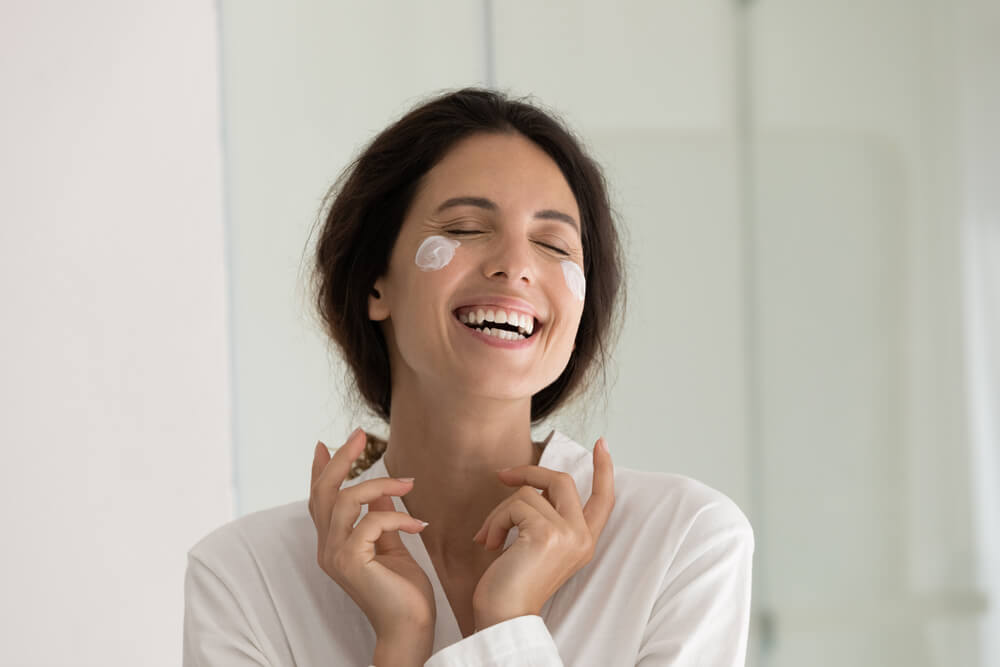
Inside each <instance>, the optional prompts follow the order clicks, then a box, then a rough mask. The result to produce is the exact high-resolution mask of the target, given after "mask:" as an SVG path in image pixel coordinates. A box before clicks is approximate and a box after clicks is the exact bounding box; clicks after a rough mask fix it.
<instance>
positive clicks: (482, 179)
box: [184, 89, 753, 667]
mask: <svg viewBox="0 0 1000 667" xmlns="http://www.w3.org/2000/svg"><path fill="white" fill-rule="evenodd" d="M338 184H341V186H340V187H339V188H338V187H337V186H335V187H334V188H333V189H332V190H331V195H330V196H331V197H333V200H332V204H331V206H330V208H329V212H328V214H327V216H326V220H325V225H324V228H323V230H322V233H321V236H320V238H319V242H318V245H317V253H316V276H317V303H318V307H319V311H320V313H321V315H322V317H323V320H324V322H325V325H326V328H327V331H328V333H329V335H330V337H331V338H332V340H333V341H335V342H336V344H337V345H338V346H339V347H340V349H341V351H342V354H343V356H344V359H345V361H346V362H347V364H348V366H349V368H350V369H351V371H352V374H353V377H354V380H355V383H356V387H357V390H358V393H359V394H360V396H361V398H362V399H363V400H364V402H365V403H366V404H367V405H368V406H369V407H370V408H371V409H372V410H373V411H374V412H375V413H376V414H377V415H379V416H380V417H381V418H382V419H384V420H385V421H386V422H388V424H389V433H390V436H389V440H388V442H387V441H384V440H380V439H378V438H376V437H374V436H371V435H365V434H364V432H363V431H361V430H360V429H357V430H355V432H354V433H352V434H351V435H350V437H348V439H347V441H346V442H345V443H344V444H343V445H342V446H341V447H340V448H338V449H337V451H336V452H335V453H334V455H333V457H332V458H331V457H330V454H329V452H328V451H327V448H326V447H325V446H324V445H323V444H322V443H317V447H316V450H315V453H314V460H313V465H312V479H311V488H310V497H309V500H308V502H306V501H300V502H297V503H292V504H290V505H286V506H284V507H278V508H274V509H271V510H267V511H264V512H257V513H255V514H251V515H248V516H245V517H242V518H241V519H238V520H237V521H234V522H232V523H230V524H228V525H227V526H223V527H222V528H220V529H219V530H217V531H215V532H214V533H212V534H211V535H209V536H208V537H206V538H205V539H203V540H202V541H201V542H199V543H198V544H197V545H195V546H194V547H193V548H192V549H191V551H190V552H189V567H188V575H187V581H186V607H185V644H184V645H185V664H188V665H285V664H288V665H291V664H302V665H305V664H317V665H318V664H329V665H341V664H343V665H350V664H354V665H365V664H369V662H374V664H375V665H378V667H383V665H456V666H458V665H562V664H565V665H647V666H649V665H712V666H717V665H720V666H721V665H740V664H743V662H744V655H745V652H746V641H747V631H748V624H749V603H750V572H751V557H752V552H753V532H752V529H751V527H750V524H749V522H748V521H747V519H746V517H745V516H744V515H743V513H742V512H741V511H740V510H739V508H738V507H737V506H736V505H735V504H734V503H733V502H732V501H731V500H730V499H729V498H727V497H726V496H725V495H723V494H721V493H720V492H718V491H715V490H714V489H711V488H709V487H707V486H705V485H703V484H700V483H699V482H697V481H695V480H691V479H689V478H686V477H683V476H680V475H673V474H667V473H648V472H640V471H635V470H629V469H625V468H618V469H616V468H615V467H614V465H613V463H612V460H611V456H610V454H609V453H608V451H607V447H606V446H604V444H605V443H604V440H603V438H601V439H599V440H598V443H597V444H596V445H595V447H594V449H593V452H589V451H588V450H587V449H585V448H584V447H582V446H580V445H579V444H577V443H576V442H574V441H573V440H571V439H570V438H569V437H567V436H566V435H564V434H562V433H560V432H557V431H552V432H551V433H549V435H548V437H547V438H546V439H545V440H544V441H542V442H533V441H532V439H531V426H532V425H533V424H537V423H538V422H540V421H541V420H542V419H543V418H545V417H546V416H548V415H550V414H552V413H553V412H554V411H555V410H556V409H558V408H559V407H560V406H562V405H564V404H565V403H566V402H567V401H568V400H569V399H570V398H572V397H574V396H576V395H577V394H579V393H580V392H581V390H582V389H583V388H584V387H586V386H588V384H589V383H590V382H591V381H592V380H593V378H594V377H595V376H596V373H597V372H599V371H601V370H602V369H603V365H604V363H605V360H606V357H607V354H608V351H609V350H610V347H611V346H610V337H611V332H612V328H613V327H612V325H613V323H614V322H615V321H616V319H617V317H618V316H619V315H620V309H621V306H622V304H621V298H620V294H619V292H620V291H621V282H622V281H621V273H622V269H621V267H622V262H621V255H620V244H619V241H618V236H617V233H616V230H615V228H614V224H613V221H612V216H611V211H610V206H609V204H608V198H607V193H606V189H605V186H604V180H603V178H602V176H601V172H600V169H599V168H598V166H597V165H596V164H595V163H594V162H593V161H592V160H591V159H590V158H589V157H587V155H586V154H585V153H584V152H583V150H582V148H581V147H580V145H579V142H578V141H577V140H576V139H575V138H574V137H573V136H572V134H571V133H570V132H569V131H568V130H566V129H565V127H564V126H563V125H562V124H561V123H560V122H559V121H558V120H557V119H556V118H555V117H553V116H552V115H551V114H548V113H546V112H544V111H542V110H541V109H539V108H537V107H535V106H533V105H530V104H527V103H525V102H524V101H518V100H511V99H508V98H507V97H506V96H504V95H502V94H500V93H497V92H494V91H489V90H481V89H463V90H460V91H457V92H452V93H446V94H443V95H440V96H438V97H436V98H434V99H431V100H429V101H427V102H425V103H424V104H422V105H420V106H419V107H417V108H415V109H413V110H412V111H410V112H409V113H408V114H406V115H405V116H404V117H403V118H402V119H400V120H399V121H397V122H396V123H394V124H393V125H392V126H390V127H389V128H387V129H386V130H384V131H383V132H382V133H381V134H379V135H378V136H377V137H376V138H375V139H374V141H373V142H372V143H371V144H370V145H369V146H368V147H367V148H366V149H365V150H364V151H363V153H362V154H361V156H360V157H359V158H358V159H357V160H356V161H355V162H354V163H353V164H352V165H350V166H349V168H348V169H347V170H346V171H345V174H344V176H342V178H341V179H340V180H338ZM404 498H405V500H404ZM400 531H401V532H400Z"/></svg>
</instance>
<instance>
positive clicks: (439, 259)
mask: <svg viewBox="0 0 1000 667" xmlns="http://www.w3.org/2000/svg"><path fill="white" fill-rule="evenodd" d="M459 245H460V244H459V242H458V241H455V240H454V239H447V238H445V237H443V236H439V235H436V234H435V235H434V236H428V237H427V238H426V239H424V240H423V242H422V243H421V244H420V247H419V248H417V253H416V255H414V257H413V262H414V264H416V265H417V268H418V269H420V270H421V271H440V270H441V269H443V268H444V267H446V266H448V263H449V262H451V260H452V259H453V258H454V257H455V250H456V248H458V246H459Z"/></svg>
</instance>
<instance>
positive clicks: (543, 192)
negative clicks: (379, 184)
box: [417, 134, 580, 220]
mask: <svg viewBox="0 0 1000 667" xmlns="http://www.w3.org/2000/svg"><path fill="white" fill-rule="evenodd" d="M455 196H479V197H488V198H489V199H492V200H494V201H496V202H497V203H498V204H499V206H500V207H501V209H506V208H508V207H511V208H512V210H513V209H516V208H520V207H524V208H531V209H532V210H534V209H537V208H554V209H558V210H562V211H566V212H567V213H569V214H570V215H572V216H573V217H574V218H576V219H577V220H579V219H580V212H579V209H578V207H577V203H576V198H575V197H574V196H573V191H572V190H571V189H570V187H569V183H567V182H566V178H565V177H564V176H563V174H562V171H561V170H560V169H559V166H558V165H557V164H556V163H555V161H554V160H553V159H552V158H551V157H549V156H548V154H547V153H545V151H543V150H542V149H541V148H539V147H538V146H537V145H536V144H535V143H534V142H532V141H531V140H529V139H527V138H526V137H524V136H523V135H521V134H475V135H472V136H470V137H466V138H464V139H462V140H461V141H459V142H457V143H456V144H455V145H454V146H452V148H451V150H449V151H448V152H447V153H446V154H445V156H444V158H443V159H442V160H441V161H440V162H438V164H436V165H435V166H434V168H432V169H431V170H430V171H428V172H427V173H426V174H425V175H424V178H423V179H422V180H421V186H420V188H419V191H418V194H417V202H418V206H420V207H421V208H423V209H433V208H434V207H436V206H437V205H438V204H440V203H441V202H443V201H444V200H445V199H448V198H451V197H455Z"/></svg>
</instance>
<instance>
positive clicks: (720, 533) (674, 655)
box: [636, 499, 754, 667]
mask: <svg viewBox="0 0 1000 667" xmlns="http://www.w3.org/2000/svg"><path fill="white" fill-rule="evenodd" d="M753 551H754V536H753V528H752V527H751V526H750V522H749V521H748V520H747V518H746V516H745V515H744V514H743V513H742V512H741V511H740V510H739V508H738V507H737V506H736V505H735V503H732V502H731V501H729V500H728V499H727V501H725V502H719V503H715V504H713V505H711V506H708V507H706V508H704V509H703V510H702V511H701V512H700V513H699V514H698V516H697V517H695V519H694V520H693V522H692V525H691V528H690V530H689V531H688V534H687V535H686V536H685V539H684V542H683V543H682V545H681V548H680V549H679V550H678V553H677V555H676V557H675V558H674V561H673V563H672V564H671V567H670V570H669V571H668V572H667V575H666V577H665V579H664V583H663V585H662V587H661V590H660V593H659V595H658V597H657V599H656V602H655V603H654V605H653V609H652V611H651V613H650V617H649V623H648V624H647V627H646V630H645V632H644V633H643V643H642V647H641V649H640V651H639V654H638V656H637V663H636V667H653V666H654V665H655V666H656V667H668V666H669V667H681V666H682V665H684V666H686V665H712V666H713V667H743V666H744V665H745V664H746V647H747V637H748V634H749V630H750V590H751V570H752V563H753Z"/></svg>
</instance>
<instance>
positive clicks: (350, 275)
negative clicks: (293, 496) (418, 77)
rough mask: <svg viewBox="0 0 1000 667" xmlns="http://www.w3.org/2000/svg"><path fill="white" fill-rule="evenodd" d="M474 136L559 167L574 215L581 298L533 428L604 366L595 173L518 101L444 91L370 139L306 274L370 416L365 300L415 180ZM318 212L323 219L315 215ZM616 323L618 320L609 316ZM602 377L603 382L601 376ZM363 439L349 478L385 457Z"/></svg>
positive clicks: (381, 370)
mask: <svg viewBox="0 0 1000 667" xmlns="http://www.w3.org/2000/svg"><path fill="white" fill-rule="evenodd" d="M477 133H498V134H513V133H520V134H521V135H523V136H524V137H526V138H527V139H529V140H531V141H533V142H534V143H535V144H537V145H538V146H539V147H540V148H541V149H542V150H543V151H545V152H546V153H547V154H548V155H549V157H551V158H552V160H553V161H554V162H555V163H556V164H557V165H558V166H559V169H560V170H561V171H562V173H563V176H564V177H565V178H566V181H567V183H568V184H569V187H570V189H571V190H572V192H573V195H574V196H575V197H576V202H577V206H578V207H579V209H580V226H581V236H582V240H583V260H584V267H583V272H584V278H585V279H586V285H587V290H586V300H585V301H584V307H583V314H582V316H581V319H580V326H579V329H578V331H577V334H576V347H575V349H574V351H573V353H572V355H571V356H570V359H569V362H568V363H567V365H566V368H565V369H564V370H563V372H562V374H561V375H560V376H559V377H558V378H557V379H556V380H555V381H554V382H552V383H551V384H550V385H548V386H547V387H545V388H544V389H542V390H540V391H539V392H538V393H536V394H535V395H534V396H532V397H531V423H532V424H536V423H538V422H539V421H541V420H542V419H544V418H545V417H546V416H548V415H549V414H551V413H552V412H553V411H555V410H556V409H557V408H559V407H560V406H561V405H562V404H564V403H565V402H567V401H569V400H570V399H571V398H572V397H573V396H574V395H575V394H576V393H577V392H578V391H579V390H580V389H581V388H583V387H587V386H589V385H590V382H591V380H592V379H593V378H594V376H595V375H596V372H597V371H600V372H601V373H602V375H603V373H604V366H605V364H606V362H607V360H608V357H609V355H610V351H611V349H612V348H613V344H612V340H613V338H614V337H615V336H616V335H617V332H618V327H615V326H614V324H615V323H616V322H617V323H619V324H620V322H621V321H622V320H623V312H624V300H625V289H624V263H623V258H622V248H621V242H620V240H619V235H618V231H617V229H616V228H615V223H614V220H613V218H612V209H611V205H610V202H609V200H608V192H607V186H606V183H605V179H604V175H603V173H602V171H601V169H600V167H599V166H598V165H597V163H596V162H595V161H594V160H592V159H591V158H590V157H589V156H588V155H587V153H586V152H585V151H584V148H583V144H582V142H581V141H580V140H579V139H577V138H576V137H575V136H574V135H573V134H572V132H570V131H569V130H568V129H567V128H566V126H565V125H564V124H563V122H562V121H561V119H559V117H558V116H557V115H556V114H554V113H552V112H550V111H543V110H542V109H541V108H539V107H538V106H537V105H534V104H531V103H529V102H527V101H526V100H525V99H524V98H519V99H514V98H511V97H509V96H508V95H506V94H504V93H501V92H498V91H495V90H490V89H484V88H463V89H461V90H457V91H448V92H445V93H442V94H438V95H437V96H435V97H433V98H431V99H429V100H427V101H424V102H422V103H420V104H419V105H418V106H416V107H414V108H413V109H411V110H410V111H409V112H408V113H406V114H405V115H404V116H403V117H402V118H400V119H399V120H397V121H396V122H394V123H392V124H391V125H390V126H389V127H387V128H386V129H384V130H383V131H382V132H380V133H379V134H378V135H377V136H376V137H375V138H374V139H373V140H372V141H371V142H370V143H369V144H368V145H367V146H366V147H365V148H364V149H362V151H361V153H360V155H359V156H358V157H357V158H356V159H355V160H354V161H353V162H352V163H350V164H349V165H347V167H345V168H344V170H343V171H342V172H341V174H340V176H339V177H338V178H337V180H336V182H335V183H334V184H333V186H332V187H331V188H330V190H329V192H327V194H326V196H325V197H324V199H323V206H322V208H321V212H320V220H321V221H322V222H323V226H322V229H321V231H320V236H319V240H318V242H317V245H316V251H315V256H314V265H313V267H312V271H313V275H312V280H313V286H314V291H315V299H316V307H317V309H318V312H319V315H320V317H321V318H322V322H323V327H324V329H325V330H326V333H327V335H328V336H329V337H330V338H331V339H332V341H333V342H334V343H336V345H337V346H338V347H339V349H340V353H341V355H342V356H343V358H344V360H345V361H346V363H347V366H348V368H349V369H350V373H351V375H352V376H353V386H354V388H355V389H356V390H357V394H358V395H359V396H360V399H361V400H362V401H363V402H364V403H365V404H366V405H367V406H368V407H369V408H370V409H371V410H372V411H373V412H374V413H375V414H376V415H377V416H378V417H380V418H381V419H383V420H385V421H386V422H388V421H389V414H390V409H391V399H392V397H391V395H390V388H391V386H392V383H391V382H390V368H389V351H388V348H387V346H386V341H385V337H384V336H383V334H382V330H381V328H380V327H379V326H378V323H377V322H374V321H372V320H371V319H369V317H368V297H369V295H370V294H372V293H373V286H374V283H375V280H376V278H378V277H380V276H382V275H384V274H385V273H386V271H387V270H388V267H389V258H390V255H391V253H392V248H393V246H394V245H395V242H396V238H397V237H398V235H399V230H400V228H401V227H402V224H403V220H404V219H405V217H406V214H407V211H408V209H409V207H410V204H411V202H412V201H413V199H414V197H415V195H416V192H417V189H418V187H419V186H420V183H421V180H422V177H423V175H424V174H426V173H427V172H428V171H430V169H431V168H433V167H434V165H436V164H437V163H438V162H440V161H441V160H442V159H443V158H444V156H445V155H446V154H447V152H448V150H449V149H450V148H451V147H452V146H453V145H454V144H455V143H457V142H458V141H459V140H461V139H464V138H466V137H468V136H470V135H473V134H477ZM328 204H329V210H328V211H327V213H326V214H325V217H324V215H323V213H322V211H323V210H326V209H327V205H328ZM619 315H622V317H621V318H618V316H619ZM605 380H606V378H605ZM385 448H386V442H385V440H382V439H380V438H377V437H374V436H372V435H370V434H369V435H368V442H367V444H366V446H365V451H364V453H362V454H361V456H359V457H358V459H357V460H356V461H355V462H354V465H353V467H352V469H351V471H350V473H349V478H354V477H356V476H357V475H359V474H360V473H361V472H362V471H363V470H365V469H366V468H368V467H369V466H370V465H371V464H372V463H374V462H375V461H376V460H378V458H379V457H381V456H382V453H383V452H384V451H385Z"/></svg>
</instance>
